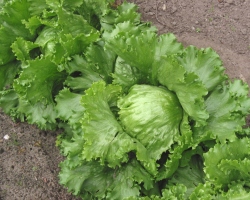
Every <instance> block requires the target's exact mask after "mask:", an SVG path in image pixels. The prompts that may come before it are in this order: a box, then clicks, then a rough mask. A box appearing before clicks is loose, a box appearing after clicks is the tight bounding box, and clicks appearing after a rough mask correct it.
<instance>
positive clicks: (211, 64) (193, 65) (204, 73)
mask: <svg viewBox="0 0 250 200" xmlns="http://www.w3.org/2000/svg"><path fill="white" fill-rule="evenodd" d="M178 61H179V62H180V64H181V65H182V66H183V67H184V68H185V69H186V70H187V72H193V73H195V74H196V75H197V76H198V77H199V79H200V81H201V82H202V83H203V84H204V85H205V87H206V88H207V90H208V91H212V90H213V89H214V88H215V87H216V86H217V85H218V84H220V83H221V82H222V81H223V80H225V79H226V78H227V76H226V75H224V70H225V68H224V67H222V61H221V59H220V57H219V55H218V54H217V53H216V52H215V51H214V50H213V49H211V48H206V49H197V48H196V47H194V46H189V47H188V48H186V49H184V51H183V53H182V55H181V56H178Z"/></svg>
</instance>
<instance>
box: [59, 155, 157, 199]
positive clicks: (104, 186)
mask: <svg viewBox="0 0 250 200" xmlns="http://www.w3.org/2000/svg"><path fill="white" fill-rule="evenodd" d="M60 167H61V172H60V174H59V177H60V183H61V184H63V185H67V186H68V190H69V191H70V192H73V194H75V195H81V196H82V198H83V199H91V198H94V197H96V198H99V199H111V200H120V199H125V198H127V197H133V196H134V197H139V195H140V190H141V187H142V186H141V185H142V184H143V187H144V188H146V189H149V188H152V186H153V185H152V180H151V176H150V175H149V174H148V173H147V172H146V171H145V170H144V169H143V168H142V167H141V165H140V164H139V163H138V162H137V161H136V160H131V161H130V162H128V163H127V164H125V165H123V166H121V167H120V168H116V169H112V168H108V167H105V166H101V165H100V164H99V163H98V162H96V161H93V162H83V163H82V165H81V166H79V167H76V168H74V169H69V168H68V166H67V161H64V162H62V163H61V164H60Z"/></svg>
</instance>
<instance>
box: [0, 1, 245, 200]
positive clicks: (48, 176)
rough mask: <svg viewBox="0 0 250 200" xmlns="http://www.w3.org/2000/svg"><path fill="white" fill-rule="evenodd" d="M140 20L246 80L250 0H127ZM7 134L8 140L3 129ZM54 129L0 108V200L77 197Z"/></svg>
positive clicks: (54, 199)
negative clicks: (212, 53)
mask: <svg viewBox="0 0 250 200" xmlns="http://www.w3.org/2000/svg"><path fill="white" fill-rule="evenodd" d="M130 2H134V3H136V4H137V5H138V6H139V11H140V12H141V13H142V18H143V20H144V21H149V22H152V23H153V24H154V25H155V26H157V28H158V29H159V32H160V33H166V32H172V33H174V34H176V36H177V39H178V40H179V41H181V42H182V43H184V44H185V45H195V46H197V47H200V48H205V47H212V48H213V49H215V50H216V51H217V52H218V54H219V55H220V56H221V59H222V61H223V63H224V66H225V68H226V72H227V73H228V74H229V75H230V77H232V78H235V77H237V78H241V79H242V80H243V81H246V82H248V84H250V37H249V34H250V0H206V1H205V0H204V1H199V0H134V1H132V0H130ZM6 134H8V135H9V136H10V139H9V140H5V139H4V135H6ZM56 136H57V133H55V132H45V131H40V130H38V129H37V128H36V127H35V126H31V125H27V124H26V123H16V122H12V121H11V120H10V118H9V117H8V116H6V115H4V114H3V113H1V112H0V200H49V199H51V200H57V199H58V200H64V199H67V200H71V199H77V198H75V197H72V196H71V195H70V194H68V193H67V191H66V189H64V188H63V187H62V186H60V185H59V184H58V177H57V174H58V171H59V168H58V163H59V162H60V161H61V160H62V159H63V157H62V156H60V154H59V151H58V149H57V148H56V147H55V145H54V144H55V139H56Z"/></svg>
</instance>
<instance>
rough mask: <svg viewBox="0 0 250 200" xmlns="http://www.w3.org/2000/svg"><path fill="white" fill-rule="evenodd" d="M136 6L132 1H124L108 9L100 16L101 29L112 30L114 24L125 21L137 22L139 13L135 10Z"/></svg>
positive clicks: (139, 16) (138, 21)
mask: <svg viewBox="0 0 250 200" xmlns="http://www.w3.org/2000/svg"><path fill="white" fill-rule="evenodd" d="M137 9H138V6H137V5H135V4H133V3H128V2H124V3H122V4H121V5H119V6H118V7H117V9H112V10H109V12H108V13H107V14H106V15H104V16H103V17H102V18H101V21H100V22H101V25H102V29H104V30H112V29H113V28H114V25H116V24H118V23H122V22H125V21H130V22H131V23H133V24H139V23H140V18H141V14H140V13H138V12H137Z"/></svg>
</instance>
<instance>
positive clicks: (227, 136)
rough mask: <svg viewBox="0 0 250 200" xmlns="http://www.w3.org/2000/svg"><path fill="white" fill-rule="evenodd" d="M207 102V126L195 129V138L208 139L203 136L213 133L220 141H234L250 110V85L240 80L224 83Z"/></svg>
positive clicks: (213, 136) (199, 139)
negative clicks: (249, 87) (249, 92)
mask: <svg viewBox="0 0 250 200" xmlns="http://www.w3.org/2000/svg"><path fill="white" fill-rule="evenodd" d="M205 104H206V110H207V111H208V113H209V115H210V117H209V119H208V122H207V126H205V127H201V128H197V129H196V128H195V129H194V133H195V135H194V138H195V140H198V141H199V142H200V141H202V140H206V138H205V139H202V137H203V136H204V135H207V134H208V135H210V134H212V136H211V137H212V138H218V139H219V140H220V142H225V141H226V140H231V141H233V140H234V139H235V138H236V135H235V133H236V132H240V131H241V130H242V126H243V125H245V123H246V122H245V117H246V115H247V114H248V112H249V110H250V99H249V97H248V86H247V85H246V84H243V83H242V82H241V81H240V80H235V81H234V82H233V83H232V82H229V84H227V83H223V85H221V86H218V87H217V88H216V89H215V90H214V91H213V92H212V93H211V94H210V96H209V97H208V98H207V99H206V101H205Z"/></svg>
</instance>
